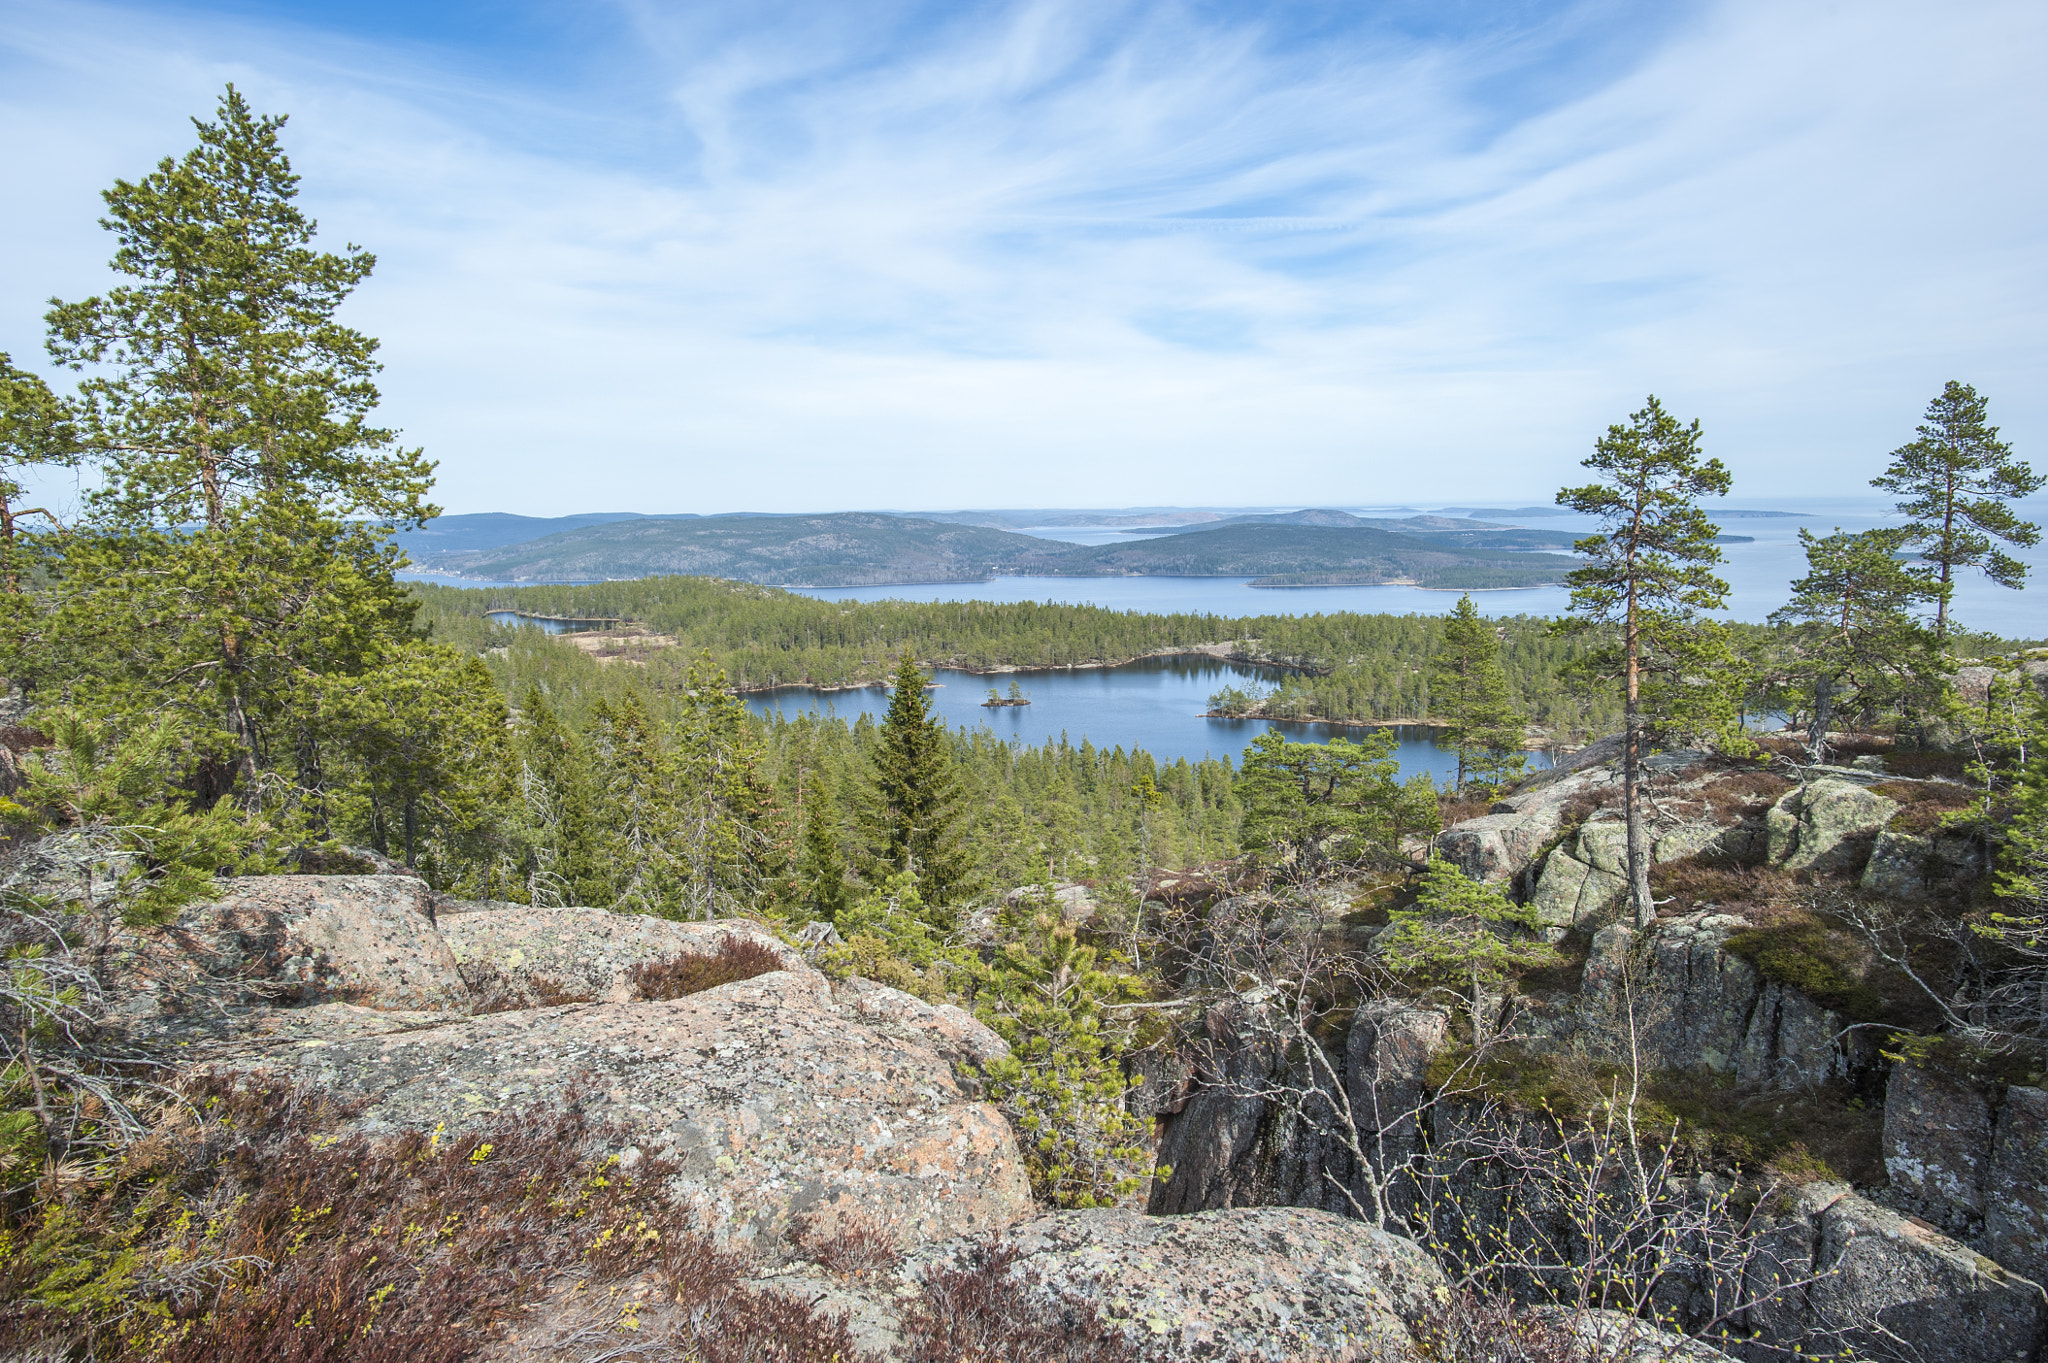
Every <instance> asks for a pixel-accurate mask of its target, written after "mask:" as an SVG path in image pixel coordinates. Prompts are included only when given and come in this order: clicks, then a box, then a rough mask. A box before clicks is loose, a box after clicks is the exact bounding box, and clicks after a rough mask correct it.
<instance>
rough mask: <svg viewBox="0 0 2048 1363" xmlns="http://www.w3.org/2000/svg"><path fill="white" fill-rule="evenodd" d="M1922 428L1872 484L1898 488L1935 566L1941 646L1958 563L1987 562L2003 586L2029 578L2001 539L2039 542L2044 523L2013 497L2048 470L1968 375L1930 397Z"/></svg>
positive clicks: (1911, 534) (1914, 532)
mask: <svg viewBox="0 0 2048 1363" xmlns="http://www.w3.org/2000/svg"><path fill="white" fill-rule="evenodd" d="M1917 435H1918V437H1919V438H1918V439H1916V440H1914V441H1912V442H1911V443H1909V444H1905V445H1901V446H1900V447H1899V448H1898V449H1896V450H1893V451H1892V462H1891V463H1890V465H1888V466H1887V467H1886V469H1885V471H1884V472H1883V473H1881V474H1879V475H1878V476H1877V477H1875V478H1873V479H1871V480H1870V485H1871V486H1872V487H1876V488H1883V489H1884V490H1885V491H1886V492H1891V493H1896V494H1897V495H1898V497H1899V503H1898V509H1899V513H1900V514H1901V515H1903V516H1905V517H1906V525H1905V527H1904V530H1905V539H1906V542H1907V543H1909V544H1916V545H1918V546H1920V556H1921V557H1922V558H1923V559H1925V560H1926V561H1927V562H1928V563H1930V564H1932V565H1933V567H1934V576H1935V579H1936V581H1937V582H1938V583H1939V595H1937V596H1936V597H1935V607H1934V637H1935V643H1936V645H1937V646H1940V645H1942V644H1944V643H1946V642H1947V639H1948V631H1949V619H1948V608H1949V601H1950V599H1951V598H1952V596H1953V594H1954V590H1955V574H1956V570H1957V569H1958V568H1981V569H1983V571H1984V575H1985V576H1986V577H1988V578H1990V579H1991V580H1992V581H1993V582H1996V583H1997V584H1998V585H2000V586H2001V587H2013V588H2019V587H2023V586H2025V585H2026V580H2027V565H2026V564H2024V563H2022V562H2020V561H2019V560H2018V559H2016V558H2014V557H2013V556H2012V555H2010V554H2008V553H2006V552H2005V551H2004V550H2003V549H2000V548H1999V547H1998V546H1997V544H1996V543H1994V541H1996V540H2003V541H2005V542H2006V543H2007V544H2011V545H2015V546H2018V547H2020V548H2028V547H2031V546H2033V545H2035V544H2038V543H2039V542H2040V540H2041V527H2040V526H2039V525H2037V524H2035V523H2034V522H2032V521H2023V520H2021V519H2020V518H2019V517H2017V516H2015V515H2014V514H2013V513H2012V508H2011V507H2009V506H2007V505H2006V503H2008V502H2012V501H2017V500H2018V499H2020V498H2022V497H2026V496H2030V495H2032V494H2033V493H2036V492H2039V491H2040V490H2041V489H2042V487H2044V486H2048V478H2044V477H2042V476H2041V475H2038V474H2036V473H2035V472H2034V471H2033V469H2032V468H2030V467H2028V466H2027V464H2025V463H2024V462H2023V461H2021V460H2018V459H2015V458H2013V457H2012V447H2011V446H2010V445H2007V444H2006V443H2005V442H2003V441H2001V440H2000V439H1999V438H1998V428H1997V427H1996V426H1993V425H1992V424H1991V423H1990V420H1989V418H1988V410H1987V404H1986V402H1985V400H1984V399H1983V398H1982V397H1979V396H1978V395H1977V390H1976V389H1975V388H1972V387H1971V386H1970V385H1968V384H1966V383H1957V382H1955V381H1954V380H1950V381H1949V382H1948V383H1947V384H1946V385H1944V386H1943V387H1942V390H1941V396H1939V397H1937V398H1935V399H1934V401H1932V402H1930V403H1928V404H1927V417H1926V420H1925V421H1924V422H1922V423H1921V425H1920V427H1919V430H1918V432H1917Z"/></svg>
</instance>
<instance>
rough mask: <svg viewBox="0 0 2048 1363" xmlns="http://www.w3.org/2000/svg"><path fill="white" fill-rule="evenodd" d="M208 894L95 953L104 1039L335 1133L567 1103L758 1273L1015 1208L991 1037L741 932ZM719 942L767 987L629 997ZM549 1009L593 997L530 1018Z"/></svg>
mask: <svg viewBox="0 0 2048 1363" xmlns="http://www.w3.org/2000/svg"><path fill="white" fill-rule="evenodd" d="M225 890H226V893H225V894H224V895H223V897H222V898H221V899H220V900H218V901H216V902H214V903H209V904H201V905H197V906H194V907H193V908H191V909H188V910H186V911H185V912H184V913H182V914H181V915H180V916H179V918H178V919H177V921H176V922H175V923H174V924H172V925H171V926H169V927H167V928H160V929H138V930H133V931H127V932H124V933H121V934H119V935H117V937H116V938H115V940H114V941H113V942H112V943H111V944H110V947H109V961H110V965H111V967H112V968H111V969H110V970H109V972H108V974H109V978H110V979H113V980H115V981H116V982H117V988H116V989H115V990H114V992H113V994H112V995H111V1000H110V1001H111V1002H112V1004H113V1009H112V1012H113V1016H112V1021H113V1022H114V1023H115V1024H116V1025H119V1026H121V1027H123V1028H125V1029H126V1030H127V1031H128V1033H129V1034H130V1035H131V1036H132V1037H135V1038H137V1039H140V1040H146V1041H154V1042H157V1043H165V1042H171V1043H176V1044H178V1045H179V1047H180V1049H179V1050H178V1051H177V1054H179V1055H180V1056H186V1057H190V1061H191V1063H192V1064H193V1065H195V1066H197V1065H203V1066H204V1067H206V1068H208V1069H210V1070H211V1071H213V1072H214V1073H216V1074H220V1075H224V1076H229V1077H235V1076H240V1077H244V1078H248V1079H251V1080H283V1081H288V1082H291V1083H294V1084H298V1085H303V1086H305V1087H307V1088H310V1089H314V1090H318V1091H320V1092H321V1093H322V1094H323V1095H324V1096H325V1097H326V1098H327V1099H328V1100H329V1101H330V1102H331V1103H332V1104H333V1105H334V1106H335V1108H336V1109H337V1110H341V1111H347V1112H349V1113H351V1114H352V1115H351V1116H350V1117H349V1118H348V1122H347V1125H348V1128H349V1129H351V1130H359V1131H363V1132H366V1133H378V1132H392V1131H398V1130H417V1131H423V1132H430V1133H431V1132H439V1133H441V1134H442V1135H444V1136H445V1135H448V1134H451V1133H455V1132H459V1131H460V1130H461V1129H463V1128H465V1127H468V1126H471V1125H474V1124H477V1123H479V1122H481V1121H484V1120H486V1119H488V1118H490V1117H492V1116H494V1115H498V1114H504V1113H508V1112H512V1111H521V1112H523V1111H526V1110H529V1109H536V1108H548V1107H561V1106H570V1105H576V1106H580V1107H581V1108H583V1109H584V1110H585V1111H588V1112H591V1113H592V1115H594V1116H595V1117H596V1118H597V1119H598V1121H599V1123H600V1124H601V1125H603V1126H604V1127H605V1128H606V1129H607V1130H610V1131H612V1132H614V1133H616V1139H618V1140H619V1141H621V1142H623V1144H622V1146H621V1147H620V1148H618V1149H616V1150H614V1151H612V1153H614V1154H617V1155H618V1156H619V1157H620V1158H621V1159H622V1160H625V1161H627V1162H629V1163H630V1162H637V1161H639V1160H641V1159H647V1158H658V1159H662V1160H666V1161H671V1162H673V1163H674V1164H675V1165H676V1166H677V1172H676V1173H675V1175H674V1180H673V1184H672V1187H673V1190H674V1191H675V1192H676V1193H677V1194H678V1195H679V1196H681V1197H684V1198H686V1199H688V1200H689V1201H690V1202H691V1203H692V1204H694V1205H695V1206H696V1207H698V1208H699V1209H700V1211H701V1212H702V1213H703V1217H704V1220H705V1222H706V1224H707V1225H708V1226H709V1227H711V1228H712V1229H714V1230H715V1231H716V1232H717V1233H718V1234H719V1235H721V1236H722V1237H724V1238H725V1239H727V1240H729V1241H733V1242H739V1243H745V1244H748V1245H751V1246H754V1247H757V1248H760V1249H761V1250H763V1251H764V1253H766V1255H767V1257H768V1259H769V1260H771V1261H772V1260H773V1259H774V1257H775V1256H776V1254H778V1253H779V1252H780V1251H781V1249H782V1247H783V1246H784V1244H785V1241H786V1237H787V1232H788V1230H789V1227H790V1224H791V1222H792V1219H793V1218H795V1217H798V1216H806V1217H808V1218H810V1220H811V1222H812V1223H813V1225H814V1226H815V1227H817V1228H822V1229H823V1230H825V1231H827V1232H829V1229H830V1227H831V1226H832V1225H833V1224H835V1223H836V1222H837V1221H838V1220H839V1219H841V1218H846V1217H855V1218H858V1219H859V1220H860V1221H861V1222H862V1223H863V1224H865V1225H868V1226H871V1227H880V1228H882V1230H883V1231H885V1232H886V1233H887V1234H888V1235H890V1236H892V1237H894V1238H896V1239H897V1241H898V1243H900V1244H901V1245H904V1246H906V1247H907V1246H911V1245H915V1244H921V1243H925V1242H928V1241H932V1240H943V1239H946V1238H949V1237H952V1236H957V1235H964V1234H979V1233H985V1232H988V1231H992V1230H997V1229H1001V1228H1002V1227H1004V1226H1008V1225H1010V1224H1013V1223H1014V1222H1016V1221H1019V1220H1021V1219H1023V1218H1025V1217H1027V1216H1029V1215H1030V1214H1031V1213H1032V1211H1033V1210H1034V1209H1033V1206H1032V1203H1031V1197H1030V1191H1029V1187H1028V1184H1027V1182H1026V1178H1025V1174H1024V1168H1023V1160H1022V1157H1021V1155H1020V1152H1019V1151H1018V1148H1017V1144H1016V1138H1015V1136H1014V1134H1013V1133H1012V1131H1011V1129H1010V1126H1009V1124H1008V1122H1007V1121H1005V1120H1004V1118H1003V1117H1002V1116H1001V1114H1000V1113H998V1112H997V1111H996V1110H995V1109H994V1108H993V1107H990V1106H989V1105H988V1104H986V1103H983V1102H979V1101H976V1094H975V1092H972V1091H969V1090H971V1089H973V1088H974V1086H975V1085H976V1084H977V1083H978V1081H979V1077H980V1074H981V1071H982V1069H983V1067H985V1066H986V1065H988V1064H990V1063H993V1062H994V1061H995V1060H996V1059H997V1058H999V1057H1000V1056H1002V1055H1003V1054H1006V1052H1007V1048H1006V1047H1004V1045H1003V1042H1002V1040H1001V1038H999V1037H997V1036H996V1035H995V1034H994V1033H993V1032H991V1031H990V1030H989V1029H988V1028H987V1027H985V1026H983V1025H982V1024H981V1023H979V1022H978V1021H976V1020H975V1019H974V1018H973V1017H971V1016H969V1015H968V1014H966V1013H965V1012H963V1011H962V1010H960V1009H958V1008H955V1007H952V1006H950V1005H940V1006H934V1005H930V1004H926V1003H924V1002H923V1001H922V1000H919V999H916V998H913V997H912V996H910V995H908V994H903V993H901V992H900V991H897V990H893V989H887V988H885V987H883V986H880V985H876V984H873V983H872V982H870V981H866V980H850V981H846V982H844V983H842V984H841V985H840V986H839V988H838V990H837V993H836V995H835V991H834V989H833V987H832V986H831V985H830V984H829V983H828V982H827V981H826V980H825V978H824V977H823V976H822V975H820V974H819V973H818V972H817V971H815V970H813V969H812V968H811V967H810V966H809V965H807V964H805V963H804V961H803V960H802V958H801V957H800V956H799V955H797V953H795V952H794V951H791V950H790V949H789V948H787V947H785V946H783V945H782V944H781V943H780V942H779V941H777V940H776V939H775V938H774V937H773V935H772V934H770V933H768V932H767V931H766V930H765V929H763V928H762V927H761V926H759V925H758V924H753V923H746V922H715V923H670V922H664V921H662V920H658V919H653V918H647V917H641V916H636V915H628V914H613V913H608V912H606V911H603V910H598V909H531V908H525V907H522V906H474V905H461V904H448V903H445V902H444V903H442V904H440V905H439V906H437V905H436V904H435V902H434V901H433V899H432V896H431V893H430V891H429V890H428V888H427V886H426V885H425V883H424V882H422V881H420V880H418V879H416V878H413V877H404V876H381V875H380V876H267V877H255V878H248V879H242V880H235V881H229V882H227V883H226V885H225ZM736 941H737V942H748V943H753V944H755V945H756V946H758V947H760V948H761V949H762V950H763V951H765V952H767V953H769V954H770V955H771V957H773V958H775V959H777V960H779V962H780V964H781V965H782V967H783V968H781V969H779V970H770V971H769V972H768V973H766V974H761V975H757V976H755V977H753V978H752V979H746V980H740V981H737V982H732V983H727V984H721V985H718V986H716V987H713V988H708V989H704V990H702V991H701V992H698V993H694V994H690V995H688V996H687V997H684V998H680V999H673V1000H667V1001H660V1002H638V1001H633V999H632V994H633V990H632V988H631V973H632V970H633V968H634V967H635V966H637V965H640V964H643V963H648V962H663V961H669V960H673V959H675V958H677V957H679V956H709V955H715V954H717V953H718V952H719V951H720V950H721V948H722V947H724V946H725V945H726V944H728V943H732V942H736ZM563 995H568V996H571V997H583V998H589V999H593V1000H596V1001H594V1002H589V1003H581V1004H568V1005H557V1006H545V1007H533V1006H529V1005H531V1004H532V1003H533V1002H535V1001H536V1000H537V999H538V998H539V997H541V996H553V997H556V998H559V997H561V996H563ZM963 1084H965V1085H966V1087H965V1088H963Z"/></svg>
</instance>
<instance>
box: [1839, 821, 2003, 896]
mask: <svg viewBox="0 0 2048 1363" xmlns="http://www.w3.org/2000/svg"><path fill="white" fill-rule="evenodd" d="M1985 870H1986V860H1985V855H1984V844H1983V842H1982V841H1981V840H1979V839H1977V838H1974V837H1971V836H1969V835H1968V834H1963V833H1936V834H1932V835H1925V834H1919V833H1902V832H1898V831H1895V830H1892V829H1884V830H1882V831H1880V832H1879V833H1878V835H1877V841H1876V843H1875V844H1874V845H1873V846H1872V847H1871V849H1870V861H1869V862H1868V863H1867V864H1866V865H1865V866H1864V868H1863V879H1862V881H1861V882H1860V883H1861V885H1862V887H1863V888H1864V889H1866V890H1872V891H1875V892H1876V893H1878V894H1882V895H1888V896H1890V897H1891V898H1893V899H1932V898H1935V897H1937V896H1939V895H1944V894H1957V893H1960V892H1962V891H1965V890H1967V889H1968V888H1969V886H1970V884H1971V883H1972V882H1973V881H1975V880H1978V879H1979V878H1981V877H1982V876H1983V875H1984V873H1985Z"/></svg>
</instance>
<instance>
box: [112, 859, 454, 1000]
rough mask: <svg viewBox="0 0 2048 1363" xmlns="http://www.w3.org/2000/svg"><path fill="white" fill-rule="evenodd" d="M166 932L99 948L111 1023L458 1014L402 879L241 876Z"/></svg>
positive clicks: (431, 930)
mask: <svg viewBox="0 0 2048 1363" xmlns="http://www.w3.org/2000/svg"><path fill="white" fill-rule="evenodd" d="M222 889H223V894H222V895H221V897H220V898H219V899H217V900H214V901H212V902H209V903H201V904H194V905H192V906H191V907H189V908H187V909H185V910H183V911H182V912H180V913H179V915H178V916H177V918H176V919H175V920H174V921H173V922H172V923H170V924H169V925H168V926H166V927H161V928H136V929H125V930H123V931H121V932H119V933H117V934H116V935H115V937H114V940H113V942H112V943H111V944H110V949H109V954H108V965H109V970H108V975H109V977H110V978H111V979H113V980H114V981H116V986H117V987H116V989H115V991H114V993H115V999H114V1007H115V1012H116V1014H117V1016H119V1017H121V1018H123V1019H125V1020H131V1021H135V1022H142V1021H143V1020H145V1019H146V1018H147V1017H150V1016H175V1015H179V1014H184V1013H189V1012H204V1011H207V1010H217V1009H219V1008H223V1007H227V1008H236V1007H243V1008H246V1007H249V1006H253V1005H263V1006H292V1005H310V1004H319V1003H346V1004H353V1005H355V1006H357V1007H359V1008H368V1009H378V1010H398V1011H408V1012H425V1013H436V1012H461V1011H466V1010H467V1009H468V1007H469V1001H470V996H469V987H468V986H467V985H466V984H465V983H464V982H463V979H462V974H461V972H460V970H459V969H458V968H457V966H456V962H455V957H454V955H453V954H452V953H451V952H450V951H449V950H448V946H447V943H446V942H444V941H443V940H442V938H441V935H440V933H439V932H437V931H436V930H435V927H434V916H433V906H432V895H431V892H430V891H429V890H428V889H427V886H426V883H425V882H424V881H421V880H417V879H415V878H413V877H410V876H245V877H242V878H240V879H236V880H230V881H227V882H225V883H224V884H223V885H222Z"/></svg>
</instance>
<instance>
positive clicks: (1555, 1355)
mask: <svg viewBox="0 0 2048 1363" xmlns="http://www.w3.org/2000/svg"><path fill="white" fill-rule="evenodd" d="M1413 1334H1414V1337H1415V1347H1414V1349H1413V1350H1412V1351H1409V1350H1401V1351H1399V1352H1391V1351H1389V1352H1383V1353H1382V1354H1381V1355H1380V1357H1381V1358H1383V1359H1385V1360H1387V1363H1395V1360H1399V1361H1400V1363H1408V1360H1410V1359H1412V1360H1415V1363H1596V1360H1597V1359H1598V1358H1599V1357H1600V1353H1599V1351H1598V1350H1596V1349H1595V1348H1594V1347H1593V1345H1591V1344H1589V1343H1588V1342H1587V1341H1585V1340H1584V1339H1581V1338H1580V1337H1579V1334H1578V1332H1577V1331H1576V1330H1574V1329H1572V1328H1571V1325H1570V1321H1569V1318H1568V1316H1566V1315H1565V1314H1564V1313H1548V1312H1545V1313H1538V1312H1534V1311H1531V1310H1530V1309H1529V1308H1528V1307H1527V1306H1526V1305H1524V1304H1522V1303H1520V1302H1517V1301H1516V1300H1515V1299H1514V1298H1512V1297H1510V1296H1508V1295H1506V1294H1505V1293H1484V1294H1482V1293H1478V1292H1474V1291H1473V1290H1471V1289H1470V1288H1464V1289H1461V1290H1460V1291H1457V1292H1453V1293H1451V1294H1450V1295H1448V1296H1446V1297H1444V1298H1442V1299H1441V1300H1439V1301H1437V1302H1435V1303H1434V1304H1433V1305H1432V1306H1431V1307H1430V1308H1429V1313H1428V1314H1427V1315H1425V1316H1424V1317H1423V1318H1422V1319H1421V1320H1419V1321H1417V1322H1415V1325H1414V1327H1413ZM1642 1356H1643V1357H1645V1358H1650V1357H1655V1356H1656V1352H1655V1351H1646V1352H1645V1353H1644V1354H1643V1355H1642Z"/></svg>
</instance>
